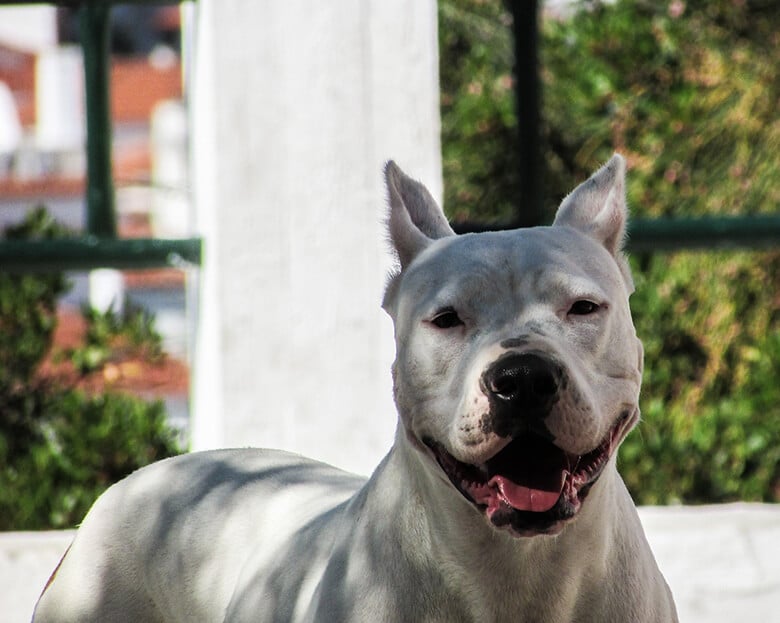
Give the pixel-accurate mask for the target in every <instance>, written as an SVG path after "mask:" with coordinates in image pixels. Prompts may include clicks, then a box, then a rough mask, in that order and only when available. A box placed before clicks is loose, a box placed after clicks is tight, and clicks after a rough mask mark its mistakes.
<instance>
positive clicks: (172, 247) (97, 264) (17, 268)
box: [0, 236, 201, 273]
mask: <svg viewBox="0 0 780 623" xmlns="http://www.w3.org/2000/svg"><path fill="white" fill-rule="evenodd" d="M200 263H201V240H200V238H184V239H175V240H172V239H164V238H122V239H116V238H97V237H94V236H87V237H85V238H72V239H68V238H65V239H59V240H4V241H2V242H0V271H2V272H4V273H41V272H58V271H86V270H92V269H93V268H117V269H125V270H131V269H148V268H162V267H172V268H188V267H197V266H198V265H200Z"/></svg>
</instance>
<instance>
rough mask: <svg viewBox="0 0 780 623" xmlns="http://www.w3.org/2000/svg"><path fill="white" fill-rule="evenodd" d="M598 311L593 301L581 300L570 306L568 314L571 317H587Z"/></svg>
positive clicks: (596, 304) (597, 306)
mask: <svg viewBox="0 0 780 623" xmlns="http://www.w3.org/2000/svg"><path fill="white" fill-rule="evenodd" d="M598 310H599V305H598V303H594V302H593V301H588V300H586V299H582V300H580V301H574V303H573V304H572V306H571V309H569V314H571V315H572V316H588V315H589V314H592V313H593V312H596V311H598Z"/></svg>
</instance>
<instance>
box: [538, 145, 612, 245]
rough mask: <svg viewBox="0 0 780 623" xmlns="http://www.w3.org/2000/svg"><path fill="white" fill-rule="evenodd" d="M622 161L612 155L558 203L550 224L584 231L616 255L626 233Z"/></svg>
mask: <svg viewBox="0 0 780 623" xmlns="http://www.w3.org/2000/svg"><path fill="white" fill-rule="evenodd" d="M625 178H626V163H625V160H623V156H621V155H620V154H615V155H614V156H612V158H610V160H609V162H607V164H605V165H604V166H603V167H601V168H600V169H599V170H598V171H596V172H595V173H594V174H593V175H592V176H591V177H590V178H589V179H588V180H586V181H585V182H583V183H582V184H580V185H579V186H577V188H575V189H574V190H573V191H572V192H571V193H570V194H569V195H568V196H567V197H566V198H565V199H564V200H563V203H561V206H560V207H559V208H558V213H557V214H556V215H555V222H554V223H553V225H566V226H569V227H573V228H574V229H578V230H580V231H581V232H583V233H585V234H588V235H589V236H591V237H592V238H595V239H596V240H598V241H599V242H600V243H601V244H603V245H604V246H605V247H606V249H607V251H609V252H610V253H611V254H612V255H614V256H615V257H618V255H619V254H620V252H621V250H622V248H623V242H624V239H625V236H626V220H627V219H628V208H627V206H626V190H625V188H626V184H625Z"/></svg>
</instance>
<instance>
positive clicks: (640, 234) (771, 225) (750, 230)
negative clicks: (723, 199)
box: [453, 214, 780, 253]
mask: <svg viewBox="0 0 780 623" xmlns="http://www.w3.org/2000/svg"><path fill="white" fill-rule="evenodd" d="M516 227H517V225H516V224H513V223H479V222H474V221H461V222H459V223H453V229H454V230H455V231H456V232H457V233H459V234H466V233H477V232H485V231H501V230H505V229H514V228H516ZM627 246H628V249H629V250H630V251H634V252H638V253H646V252H655V251H658V252H662V251H684V250H699V251H706V250H716V249H750V250H759V249H769V248H778V247H780V214H768V215H767V214H756V215H753V216H723V217H707V216H702V217H696V218H654V219H633V220H631V221H630V222H629V225H628V241H627Z"/></svg>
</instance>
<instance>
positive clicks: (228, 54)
mask: <svg viewBox="0 0 780 623" xmlns="http://www.w3.org/2000/svg"><path fill="white" fill-rule="evenodd" d="M196 10H197V12H198V15H197V18H196V33H195V37H194V40H195V55H196V56H195V59H194V81H193V90H192V92H191V106H192V109H193V118H192V124H191V127H192V129H193V154H194V155H193V158H194V163H193V169H194V186H193V189H194V192H195V201H196V223H197V226H198V228H199V230H200V233H201V234H202V235H203V236H204V238H205V263H204V266H203V269H202V271H201V306H200V317H199V319H198V323H199V329H198V331H199V336H198V346H197V353H196V363H195V370H194V379H193V381H194V390H193V402H194V419H193V436H192V440H193V446H194V448H196V449H203V448H210V447H217V446H245V445H254V446H264V447H280V448H285V449H289V450H293V451H297V452H301V453H304V454H307V455H310V456H314V457H316V458H320V459H323V460H326V461H328V462H331V463H334V464H337V465H339V466H342V467H344V468H347V469H350V470H354V471H358V472H363V473H367V472H369V471H370V470H371V469H372V468H373V466H374V465H375V464H376V463H377V462H378V460H379V459H380V458H381V456H382V455H383V454H384V453H385V451H386V450H387V449H388V448H389V445H390V443H391V440H392V434H393V431H394V429H395V421H396V416H395V411H394V408H393V405H392V399H391V385H390V364H391V361H392V358H393V345H392V328H391V325H390V323H389V321H388V320H387V319H385V317H384V315H383V312H381V311H380V302H381V296H382V288H383V285H384V281H385V277H386V273H387V270H388V266H389V260H388V257H387V255H386V248H385V247H386V243H385V238H384V229H383V220H384V212H385V198H384V190H383V188H382V185H381V170H382V165H383V162H384V161H385V160H387V159H388V158H394V159H396V160H397V161H398V162H399V163H400V164H401V165H402V166H404V167H406V169H407V170H408V171H409V172H411V173H412V174H414V175H416V176H418V177H420V178H421V179H423V180H424V181H425V182H426V183H427V184H428V185H429V187H430V188H431V190H432V192H433V193H434V194H435V195H440V194H441V160H440V145H439V116H438V115H439V113H438V88H439V85H438V60H437V43H436V41H437V35H436V4H435V2H434V0H342V1H340V2H329V3H312V2H305V1H302V0H293V1H290V0H276V1H269V2H262V3H258V2H253V1H252V0H220V1H219V2H217V1H215V0H203V1H201V2H198V3H197V8H196Z"/></svg>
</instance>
